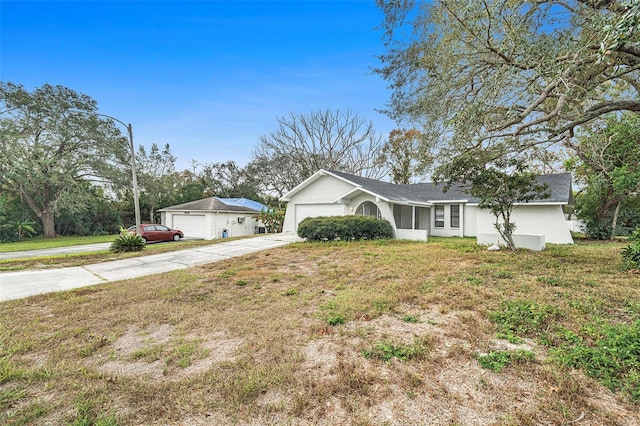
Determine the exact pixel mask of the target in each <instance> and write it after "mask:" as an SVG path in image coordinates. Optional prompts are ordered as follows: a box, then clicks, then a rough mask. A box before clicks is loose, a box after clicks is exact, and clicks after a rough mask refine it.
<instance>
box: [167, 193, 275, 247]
mask: <svg viewBox="0 0 640 426" xmlns="http://www.w3.org/2000/svg"><path fill="white" fill-rule="evenodd" d="M266 209H267V207H266V206H265V205H263V204H261V203H259V202H257V201H253V200H249V199H247V198H219V197H209V198H203V199H201V200H196V201H191V202H188V203H184V204H179V205H177V206H171V207H165V208H163V209H160V210H158V211H159V212H160V217H161V222H162V224H163V225H166V226H169V227H171V228H176V229H179V230H181V231H182V232H183V233H184V236H185V238H201V239H204V240H213V239H215V238H222V237H239V236H246V235H253V234H257V233H258V232H259V231H261V230H262V229H261V228H262V227H263V225H262V223H260V222H259V221H258V219H257V218H256V215H257V214H258V213H260V211H261V210H266ZM225 231H226V233H225Z"/></svg>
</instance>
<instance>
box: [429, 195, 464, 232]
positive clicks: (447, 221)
mask: <svg viewBox="0 0 640 426" xmlns="http://www.w3.org/2000/svg"><path fill="white" fill-rule="evenodd" d="M452 205H456V206H459V209H460V210H459V212H460V224H459V226H458V227H453V226H451V206H452ZM436 206H443V207H444V226H442V227H436V210H437V208H436ZM467 220H468V219H467V218H465V209H464V203H438V204H435V203H434V205H433V207H431V235H435V236H437V237H462V236H464V224H465V223H466V222H467Z"/></svg>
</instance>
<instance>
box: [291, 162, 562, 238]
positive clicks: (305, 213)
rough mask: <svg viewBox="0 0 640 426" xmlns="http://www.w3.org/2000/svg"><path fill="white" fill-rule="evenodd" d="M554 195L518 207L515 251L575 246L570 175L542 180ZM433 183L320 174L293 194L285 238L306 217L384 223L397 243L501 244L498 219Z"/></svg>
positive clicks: (457, 190)
mask: <svg viewBox="0 0 640 426" xmlns="http://www.w3.org/2000/svg"><path fill="white" fill-rule="evenodd" d="M538 180H539V181H540V182H541V183H546V184H547V185H548V189H549V191H550V193H551V195H550V196H549V197H548V198H546V199H543V200H533V201H531V202H529V203H523V204H520V205H517V206H516V208H515V209H514V211H513V218H512V219H513V221H514V222H515V224H516V226H517V228H516V232H515V233H514V239H515V242H516V245H519V246H520V247H527V248H532V249H543V248H544V244H545V243H552V244H572V243H573V238H572V237H571V233H570V232H569V228H568V226H567V224H566V221H565V216H564V213H563V209H562V207H563V206H564V205H566V204H571V203H572V202H573V196H572V188H571V174H569V173H562V174H552V175H541V176H538ZM442 188H443V185H434V184H432V183H421V184H409V185H398V184H392V183H388V182H382V181H378V180H374V179H367V178H363V177H360V176H354V175H350V174H346V173H341V172H336V171H329V170H319V171H318V172H316V173H315V174H313V175H312V176H311V177H309V178H308V179H307V180H305V181H304V182H302V183H301V184H300V185H298V186H296V187H295V188H294V189H292V190H291V191H290V192H288V193H287V194H286V195H285V196H284V197H282V199H281V200H282V201H286V202H287V211H286V215H285V220H284V226H283V232H297V229H298V224H299V223H300V222H301V221H302V220H303V219H304V218H306V217H318V216H344V215H351V214H356V215H368V216H375V217H378V218H380V219H385V220H387V221H389V222H390V223H391V225H392V226H393V228H394V233H395V237H396V238H398V239H409V240H427V238H428V236H429V235H434V236H443V237H454V236H456V237H477V238H478V243H479V244H499V243H500V242H501V241H500V240H499V237H498V233H497V231H496V230H495V228H494V225H493V223H494V221H495V217H494V216H493V215H492V214H491V213H490V212H489V211H487V210H482V209H480V208H479V207H478V200H477V199H474V198H473V197H470V196H469V195H468V194H466V193H465V192H464V191H462V190H461V189H460V188H459V187H458V188H456V187H452V188H451V189H449V191H447V192H442Z"/></svg>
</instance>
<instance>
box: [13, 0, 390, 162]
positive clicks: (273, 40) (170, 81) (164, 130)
mask: <svg viewBox="0 0 640 426" xmlns="http://www.w3.org/2000/svg"><path fill="white" fill-rule="evenodd" d="M382 19H383V16H382V13H381V12H380V11H379V10H378V9H377V8H376V6H375V2H374V1H373V0H370V1H369V0H361V1H266V0H263V1H204V0H201V1H180V2H174V1H143V0H139V1H119V2H112V1H101V0H94V1H90V0H85V1H66V2H58V1H28V0H23V1H5V0H1V1H0V37H1V38H0V79H1V80H2V81H11V82H14V83H19V84H23V85H24V86H25V87H26V88H28V89H33V88H35V87H38V86H41V85H42V84H44V83H50V84H60V85H64V86H67V87H70V88H72V89H74V90H77V91H80V92H83V93H85V94H87V95H89V96H91V97H92V98H94V99H95V100H96V101H97V102H98V106H99V108H100V112H102V113H104V114H108V115H112V116H114V117H116V118H118V119H120V120H122V121H124V122H127V123H129V122H130V123H131V124H132V125H133V131H134V139H135V143H136V145H139V144H143V145H145V146H147V147H149V146H150V145H151V143H152V142H157V143H158V144H165V143H169V144H170V145H171V148H172V152H173V153H174V154H175V155H176V156H177V157H178V168H179V169H184V168H187V167H188V166H189V163H190V161H191V160H192V159H193V160H197V161H199V162H201V163H209V162H220V161H228V160H233V161H236V162H237V163H239V164H241V165H244V164H246V163H247V162H248V161H249V160H250V157H251V150H252V148H253V147H255V146H256V145H257V143H258V140H259V137H260V136H261V135H266V134H268V133H269V132H271V131H275V130H276V129H277V121H276V117H279V116H286V115H288V114H289V113H308V112H311V111H316V110H320V109H327V108H329V109H332V110H337V109H340V110H345V109H351V110H352V111H353V112H355V113H357V114H358V115H359V116H361V117H364V118H366V119H369V120H371V121H373V122H374V125H375V128H376V130H377V131H378V132H379V133H381V134H383V135H385V136H386V135H387V134H388V133H389V131H390V130H392V129H393V128H394V127H395V124H394V123H393V122H392V121H391V120H390V119H388V118H387V117H386V116H384V115H382V114H381V113H379V112H377V111H376V109H381V108H384V106H385V104H386V103H387V101H388V99H389V91H388V90H387V88H386V85H387V84H386V82H385V81H383V80H382V79H381V78H380V77H379V76H377V75H375V74H373V73H372V72H371V69H372V68H373V67H375V66H377V65H378V60H377V56H378V55H380V54H382V53H384V47H383V45H382V41H381V33H380V32H379V31H377V30H376V29H375V28H376V27H377V26H378V25H380V23H381V22H382Z"/></svg>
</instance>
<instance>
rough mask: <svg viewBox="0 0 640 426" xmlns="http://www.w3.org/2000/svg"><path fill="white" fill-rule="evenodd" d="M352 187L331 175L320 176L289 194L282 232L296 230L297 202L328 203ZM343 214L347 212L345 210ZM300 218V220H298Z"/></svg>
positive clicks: (297, 221)
mask: <svg viewBox="0 0 640 426" xmlns="http://www.w3.org/2000/svg"><path fill="white" fill-rule="evenodd" d="M352 189H353V185H351V184H348V183H346V182H343V181H342V180H340V179H337V178H335V177H333V176H320V177H319V178H318V179H316V180H315V181H313V182H311V183H310V184H309V185H307V186H306V187H304V188H303V189H302V190H300V192H298V193H296V194H294V195H293V196H291V199H290V200H289V202H287V210H286V212H285V215H284V224H283V226H282V231H283V232H296V229H297V227H298V223H299V222H300V220H301V219H300V218H297V217H296V205H297V204H328V203H333V202H334V201H335V200H336V199H338V198H339V197H341V196H342V195H344V194H346V193H347V192H349V191H351V190H352ZM343 214H349V213H347V211H346V206H345V212H344V213H343ZM299 219H300V220H299Z"/></svg>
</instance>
